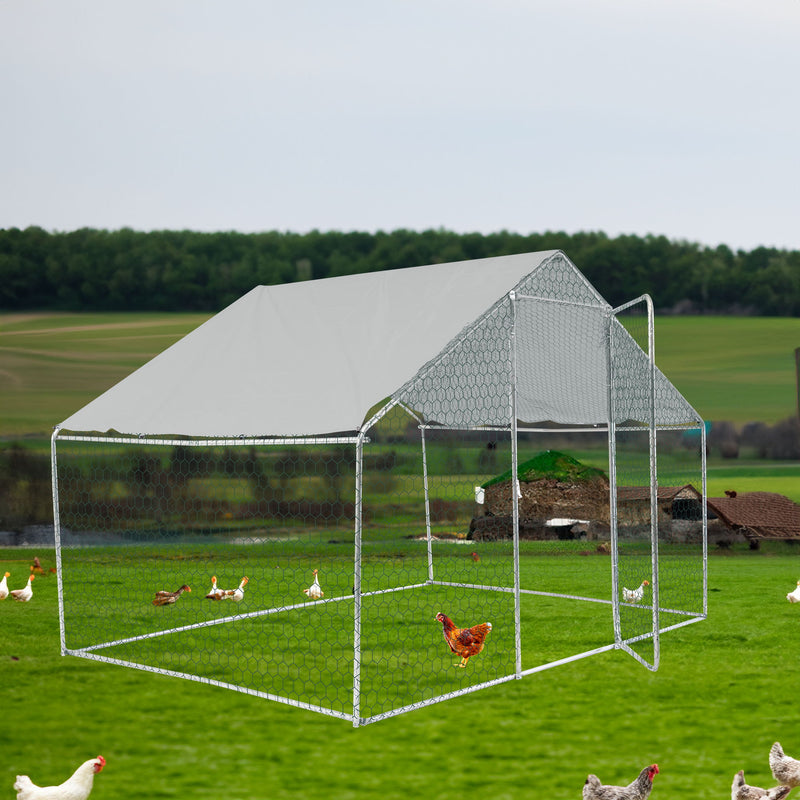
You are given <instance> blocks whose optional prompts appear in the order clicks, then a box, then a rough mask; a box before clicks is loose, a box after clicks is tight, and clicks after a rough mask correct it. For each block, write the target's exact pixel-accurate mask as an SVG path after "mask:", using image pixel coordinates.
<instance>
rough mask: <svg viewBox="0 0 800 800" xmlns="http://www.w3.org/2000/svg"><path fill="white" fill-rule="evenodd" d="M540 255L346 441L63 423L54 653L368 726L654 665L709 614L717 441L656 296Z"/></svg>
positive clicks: (58, 450)
mask: <svg viewBox="0 0 800 800" xmlns="http://www.w3.org/2000/svg"><path fill="white" fill-rule="evenodd" d="M549 266H550V270H549V271H548V272H547V273H546V275H545V276H544V278H543V276H542V275H541V274H537V275H533V276H531V277H529V279H528V280H527V282H526V281H523V283H521V284H520V285H519V286H518V287H516V288H515V291H513V292H511V293H510V294H509V296H507V297H503V298H501V299H500V300H498V301H497V303H495V304H494V305H493V306H492V307H491V308H490V309H489V310H488V311H487V312H486V313H485V314H484V315H482V316H481V317H480V318H479V319H477V320H476V321H475V323H474V324H473V325H471V326H470V327H469V328H467V329H465V330H464V331H462V332H461V333H460V334H459V335H458V336H457V337H456V338H455V339H453V341H452V342H451V343H450V345H448V347H446V348H445V349H444V350H442V351H441V353H440V354H439V355H438V356H437V357H436V358H435V359H433V360H432V361H431V362H429V363H428V364H426V365H424V366H423V367H422V368H421V369H420V370H419V372H418V373H417V374H416V375H415V376H414V378H413V379H412V380H410V381H409V382H408V383H407V384H406V385H404V386H403V387H401V388H400V389H399V390H398V391H397V392H395V394H394V395H393V396H392V397H391V398H389V399H388V400H387V401H386V402H384V403H382V404H379V406H378V407H377V408H376V409H374V410H373V411H374V413H372V414H371V415H368V418H367V420H366V421H365V423H364V425H363V427H362V429H361V431H359V432H355V433H354V434H353V435H344V436H326V437H296V438H276V437H265V438H258V439H244V438H242V439H238V440H219V439H197V438H189V437H175V438H152V437H125V436H112V435H105V436H98V435H96V434H92V435H85V434H79V433H72V434H70V433H66V432H61V431H58V430H57V431H56V433H55V434H54V436H53V474H54V505H55V512H56V532H57V558H58V560H59V581H60V618H61V637H62V652H64V653H66V654H72V655H78V656H82V657H85V658H92V659H99V660H106V661H111V662H113V663H118V664H122V665H127V666H132V667H136V668H139V669H145V670H151V671H155V672H161V673H164V674H169V675H175V676H179V677H184V678H190V679H193V680H197V681H202V682H207V683H213V684H215V685H220V686H225V687H229V688H232V689H236V690H238V691H242V692H246V693H251V694H255V695H258V696H261V697H265V698H269V699H274V700H279V701H281V702H284V703H288V704H290V705H295V706H299V707H302V708H305V709H309V710H314V711H318V712H322V713H325V714H329V715H333V716H336V717H341V718H343V719H347V720H350V721H352V722H353V724H354V725H361V724H366V723H370V722H374V721H377V720H379V719H383V718H385V717H388V716H392V715H395V714H398V713H402V712H404V711H408V710H411V709H413V708H418V707H420V706H423V705H427V704H430V703H433V702H438V701H441V700H444V699H447V698H450V697H455V696H457V695H460V694H463V693H466V692H470V691H475V690H476V689H480V688H482V687H486V686H490V685H493V684H496V683H499V682H503V681H507V680H512V679H515V678H518V677H521V676H523V675H526V674H530V673H533V672H536V671H539V670H541V669H546V668H549V667H552V666H556V665H558V664H561V663H564V662H566V661H571V660H574V659H577V658H582V657H585V656H588V655H591V654H593V653H597V652H602V651H604V650H608V649H612V648H618V649H625V650H627V651H628V652H630V653H631V654H632V655H633V656H634V657H636V658H637V659H638V660H640V661H641V662H642V663H643V664H645V665H646V666H648V667H650V668H651V669H654V668H656V667H657V665H658V657H659V652H658V648H659V634H660V632H662V631H663V630H667V629H669V628H671V627H675V626H678V625H684V624H688V623H690V622H693V621H697V620H698V619H702V618H704V616H705V613H706V604H705V597H706V585H705V584H706V581H705V571H706V569H705V563H706V562H705V557H706V552H705V535H704V533H705V518H704V503H703V498H704V496H705V490H704V474H705V469H704V460H703V453H704V439H703V426H702V423H701V421H700V420H699V418H698V417H697V415H696V414H694V412H692V411H691V409H690V408H689V407H688V405H687V404H686V403H685V401H682V398H680V396H679V395H677V393H676V392H675V390H674V387H672V386H671V384H669V383H668V382H667V381H666V379H665V378H664V377H663V376H662V375H661V374H660V373H659V372H658V371H657V369H656V368H655V367H654V365H653V363H652V360H651V359H650V358H649V357H648V353H650V352H651V350H652V313H645V314H644V315H640V316H639V317H638V318H634V317H632V312H633V311H634V310H640V309H641V308H642V307H643V306H644V308H645V312H648V311H650V312H651V311H652V309H651V308H649V303H647V302H645V301H641V302H639V303H636V302H634V303H633V304H630V305H629V306H626V307H624V308H623V309H620V310H619V313H618V314H615V313H612V311H611V309H610V308H609V307H608V305H607V304H606V303H605V302H604V301H602V298H599V296H598V295H597V294H596V292H594V290H593V289H592V288H591V287H590V286H589V285H588V284H587V283H586V282H585V280H583V279H582V277H581V276H579V274H578V277H577V278H576V270H574V267H572V266H571V265H570V264H569V262H567V261H566V260H565V259H564V260H563V261H560V260H558V259H555V260H553V261H552V262H551V264H550V265H549ZM623 315H624V316H625V317H626V319H625V322H624V324H622V323H621V322H620V319H621V318H622V316H623ZM628 317H630V318H631V319H630V320H629V319H627V318H628ZM687 409H688V412H687ZM586 419H592V420H599V421H595V422H592V423H590V424H587V423H585V422H583V421H584V420H586ZM575 420H580V421H582V422H581V424H574V421H575ZM534 421H539V422H538V423H536V424H534ZM656 442H658V447H656ZM515 474H516V475H517V476H518V478H517V479H515V478H514V477H513V476H514V475H515ZM658 475H661V476H666V481H664V480H663V479H662V482H661V484H659V482H658V480H657V476H658ZM662 487H663V488H662ZM643 582H645V583H643ZM184 587H188V588H184ZM637 587H641V592H640V593H638V592H633V593H632V594H631V593H630V592H631V591H632V590H635V589H637ZM237 590H238V591H237ZM159 592H163V593H165V594H163V595H158V594H157V593H159ZM220 592H222V594H220ZM576 601H585V602H576ZM438 612H441V613H442V614H444V615H446V616H447V617H448V618H449V619H450V620H452V623H453V624H454V625H455V626H458V627H460V628H468V627H471V626H474V625H478V624H480V623H484V622H490V623H491V624H492V628H491V630H490V631H489V632H488V634H487V633H486V632H485V629H483V630H482V631H481V634H482V635H483V636H484V637H485V638H484V639H483V641H484V646H483V648H482V650H480V652H474V653H473V654H470V653H471V651H469V650H468V651H460V648H459V647H458V646H457V645H454V650H453V652H451V647H450V644H449V643H448V641H447V640H446V639H447V637H446V636H443V634H444V633H445V628H444V627H443V626H444V623H442V622H440V621H437V620H436V619H435V617H436V615H437V613H438ZM475 650H479V648H477V647H476V648H475ZM456 651H459V652H456ZM464 656H466V657H467V661H466V666H465V667H464V668H463V669H462V668H459V666H457V665H458V664H461V663H464V662H463V661H462V660H461V659H462V657H464Z"/></svg>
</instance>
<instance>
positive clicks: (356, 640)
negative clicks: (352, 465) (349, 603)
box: [353, 431, 364, 728]
mask: <svg viewBox="0 0 800 800" xmlns="http://www.w3.org/2000/svg"><path fill="white" fill-rule="evenodd" d="M355 478H356V487H355V537H354V541H355V547H354V553H353V559H354V561H353V727H354V728H357V727H359V725H360V724H361V532H362V516H363V507H362V497H363V480H364V434H363V431H362V432H360V433H359V435H358V439H357V440H356V475H355Z"/></svg>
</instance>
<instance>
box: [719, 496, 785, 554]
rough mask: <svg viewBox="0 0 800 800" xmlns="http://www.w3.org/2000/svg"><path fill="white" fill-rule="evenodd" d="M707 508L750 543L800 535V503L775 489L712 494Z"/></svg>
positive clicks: (729, 528) (730, 529)
mask: <svg viewBox="0 0 800 800" xmlns="http://www.w3.org/2000/svg"><path fill="white" fill-rule="evenodd" d="M707 503H708V509H709V511H711V512H713V513H714V515H715V516H716V517H717V518H718V519H719V520H721V522H722V523H723V524H724V525H725V527H726V528H727V529H728V530H729V531H731V532H732V533H734V534H738V535H740V536H744V537H745V538H746V539H747V540H748V541H750V542H751V543H757V542H758V541H759V540H761V539H800V505H798V504H797V503H795V502H793V501H792V500H790V499H789V498H788V497H786V496H785V495H782V494H777V493H775V492H742V493H737V492H735V491H731V492H729V493H728V494H727V495H726V496H725V497H709V498H708V499H707Z"/></svg>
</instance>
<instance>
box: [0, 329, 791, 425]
mask: <svg viewBox="0 0 800 800" xmlns="http://www.w3.org/2000/svg"><path fill="white" fill-rule="evenodd" d="M207 318H208V315H207V314H179V313H172V314H157V313H117V314H111V313H105V314H55V313H52V314H51V313H48V314H8V315H6V316H5V317H3V318H2V319H0V408H2V409H3V413H2V417H0V436H19V435H26V434H40V435H41V434H45V435H49V433H50V432H51V431H52V428H53V426H54V425H56V424H57V423H58V422H60V421H61V420H62V419H65V418H66V417H68V416H69V415H70V414H72V413H73V412H74V411H77V410H78V409H79V408H81V407H82V406H84V405H85V404H86V403H88V402H89V401H91V400H92V399H94V398H95V397H96V396H97V395H98V394H100V393H102V392H104V391H105V390H106V389H108V388H109V387H110V386H113V385H114V384H115V383H117V382H118V381H119V380H121V379H122V378H124V377H125V376H126V375H128V374H129V373H131V372H133V370H135V369H136V368H137V367H139V366H141V365H142V364H144V363H145V362H146V361H148V360H149V359H150V358H152V357H153V356H155V355H157V354H158V353H160V352H161V351H162V350H164V349H166V348H167V347H169V346H170V345H171V344H173V343H174V342H175V341H177V340H178V339H179V338H181V337H182V336H184V335H185V334H187V333H189V332H190V331H191V330H193V329H194V328H196V327H197V326H198V325H200V324H201V323H202V322H204V321H205V320H206V319H207ZM796 347H800V319H792V318H785V317H780V318H753V317H659V318H657V319H656V362H657V363H658V365H659V368H660V369H661V371H662V372H664V374H665V375H666V376H667V377H668V378H669V379H670V380H671V381H672V383H674V384H675V386H676V387H677V388H678V390H679V391H680V392H681V393H682V394H683V396H684V397H685V398H686V399H687V400H688V401H689V402H690V403H691V404H692V405H693V406H694V408H695V409H697V411H698V413H699V414H700V415H701V416H702V417H703V418H704V419H708V420H729V421H731V422H734V423H736V424H738V425H743V424H745V423H747V422H751V421H760V422H766V423H768V424H774V423H775V422H778V421H779V420H782V419H786V418H787V417H789V416H791V415H792V414H795V413H797V390H796V373H795V360H794V350H795V348H796Z"/></svg>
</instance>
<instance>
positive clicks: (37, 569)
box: [0, 556, 56, 603]
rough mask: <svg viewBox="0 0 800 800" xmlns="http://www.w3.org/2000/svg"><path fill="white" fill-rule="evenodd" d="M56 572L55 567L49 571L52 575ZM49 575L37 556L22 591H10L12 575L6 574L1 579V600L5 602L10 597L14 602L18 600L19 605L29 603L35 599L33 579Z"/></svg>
mask: <svg viewBox="0 0 800 800" xmlns="http://www.w3.org/2000/svg"><path fill="white" fill-rule="evenodd" d="M55 571H56V570H55V567H51V568H50V570H49V572H50V573H55ZM47 574H48V573H47V572H45V571H44V567H42V564H41V562H40V561H39V558H38V556H37V557H36V558H34V559H33V563H32V564H31V571H30V575H28V582H27V583H26V584H25V585H24V586H23V587H22V588H21V589H11V590H9V588H8V579H9V578H10V577H11V573H10V572H5V573H4V574H3V577H2V578H0V600H5V599H6V597H10V598H11V599H12V600H16V601H17V602H18V603H27V602H28V601H29V600H30V599H31V598H32V597H33V579H34V578H35V577H36V576H37V575H47Z"/></svg>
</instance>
